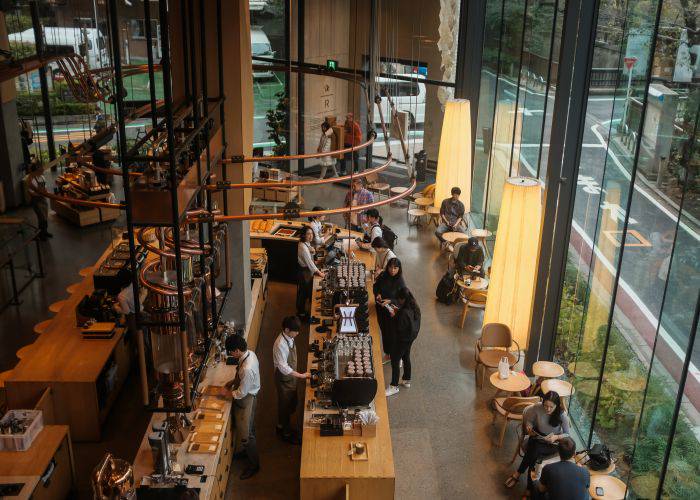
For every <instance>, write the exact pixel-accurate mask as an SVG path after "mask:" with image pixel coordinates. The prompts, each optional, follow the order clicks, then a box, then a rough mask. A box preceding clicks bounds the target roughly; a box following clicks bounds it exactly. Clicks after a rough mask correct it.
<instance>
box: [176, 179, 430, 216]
mask: <svg viewBox="0 0 700 500" xmlns="http://www.w3.org/2000/svg"><path fill="white" fill-rule="evenodd" d="M416 184H417V183H416V179H413V180H412V181H411V185H410V186H409V187H408V189H407V190H406V191H404V192H403V193H400V194H397V195H394V196H392V197H391V198H386V199H384V200H380V201H375V202H372V203H366V204H365V205H356V206H353V207H342V208H330V209H327V210H318V211H316V212H314V211H308V210H307V211H304V212H299V217H318V216H319V215H333V214H342V213H350V212H359V211H362V210H367V209H368V208H373V207H381V206H383V205H388V204H389V203H393V202H395V201H397V200H401V199H403V198H405V197H406V196H408V195H410V194H411V193H413V191H415V189H416ZM285 217H287V214H285V213H276V214H243V215H217V216H215V217H214V220H215V221H229V220H256V219H284V218H285ZM190 222H199V221H198V220H197V219H196V218H195V219H192V220H190Z"/></svg>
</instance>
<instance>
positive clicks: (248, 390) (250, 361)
mask: <svg viewBox="0 0 700 500" xmlns="http://www.w3.org/2000/svg"><path fill="white" fill-rule="evenodd" d="M238 377H239V378H240V379H241V385H239V386H238V389H236V390H234V391H233V398H234V399H243V398H244V397H246V396H247V395H248V394H253V395H256V394H257V393H258V391H259V390H260V364H259V363H258V357H257V356H256V355H255V353H254V352H253V351H250V350H248V351H246V352H244V353H243V355H242V356H241V357H240V359H239V360H238Z"/></svg>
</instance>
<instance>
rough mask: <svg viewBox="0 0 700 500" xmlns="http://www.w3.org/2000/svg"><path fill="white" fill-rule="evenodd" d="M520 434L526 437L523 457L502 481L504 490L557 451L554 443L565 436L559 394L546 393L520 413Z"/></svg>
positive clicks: (565, 418) (565, 417)
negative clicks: (521, 417)
mask: <svg viewBox="0 0 700 500" xmlns="http://www.w3.org/2000/svg"><path fill="white" fill-rule="evenodd" d="M523 431H524V432H525V433H526V434H527V435H528V440H527V442H526V444H525V454H524V455H523V459H522V461H521V462H520V466H519V467H518V470H517V471H515V472H514V473H513V474H512V475H510V476H508V479H506V483H505V484H506V487H508V488H512V487H513V486H515V485H516V484H517V483H518V479H519V478H520V475H521V474H523V473H524V472H525V471H527V469H528V468H530V467H532V466H533V465H535V463H537V461H538V460H541V459H543V458H546V457H550V456H552V455H556V454H557V453H558V452H559V451H558V450H559V449H558V447H557V442H558V441H559V440H560V439H562V438H565V437H568V436H569V416H568V414H567V413H566V410H565V409H564V408H563V406H562V402H561V398H560V397H559V394H557V393H556V392H554V391H549V392H548V393H547V394H545V395H544V397H543V398H542V402H541V403H537V404H534V405H532V406H530V407H529V408H527V409H526V410H525V412H524V413H523Z"/></svg>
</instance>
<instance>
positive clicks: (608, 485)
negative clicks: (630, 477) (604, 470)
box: [588, 475, 627, 500]
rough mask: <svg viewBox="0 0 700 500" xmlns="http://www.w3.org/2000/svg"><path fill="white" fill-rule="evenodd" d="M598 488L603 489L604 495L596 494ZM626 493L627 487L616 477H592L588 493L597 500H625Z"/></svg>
mask: <svg viewBox="0 0 700 500" xmlns="http://www.w3.org/2000/svg"><path fill="white" fill-rule="evenodd" d="M596 488H602V489H603V494H602V495H598V494H596V492H595V490H596ZM626 492H627V485H625V483H624V482H622V481H620V480H619V479H618V478H616V477H614V476H605V475H596V476H591V485H590V486H589V488H588V493H589V494H590V495H591V498H593V499H595V500H597V499H600V500H624V498H625V493H626Z"/></svg>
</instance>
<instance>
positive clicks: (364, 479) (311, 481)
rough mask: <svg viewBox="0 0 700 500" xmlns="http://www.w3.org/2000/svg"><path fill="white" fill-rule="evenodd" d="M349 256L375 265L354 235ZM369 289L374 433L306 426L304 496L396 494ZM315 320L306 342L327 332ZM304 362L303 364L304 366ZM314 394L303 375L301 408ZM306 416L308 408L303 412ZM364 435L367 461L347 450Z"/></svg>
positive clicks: (347, 246)
mask: <svg viewBox="0 0 700 500" xmlns="http://www.w3.org/2000/svg"><path fill="white" fill-rule="evenodd" d="M341 234H343V235H345V236H348V235H349V236H361V234H359V233H353V232H350V233H348V232H347V230H343V232H342V233H341ZM343 246H344V247H345V249H346V250H348V249H349V250H350V251H349V252H347V253H348V254H349V256H350V257H352V254H353V253H354V258H355V259H356V260H359V261H361V262H364V263H365V265H366V266H367V270H368V271H370V270H371V269H373V262H374V257H373V255H372V254H371V253H370V252H368V251H364V250H359V249H358V248H357V245H356V244H355V242H354V241H353V240H345V244H344V245H343ZM319 283H320V279H318V278H316V279H315V280H314V299H313V304H312V315H314V316H317V317H319V314H318V310H319V301H320V295H321V292H320V291H319V290H318V288H319ZM367 287H368V289H369V301H368V306H369V318H370V334H371V336H372V357H373V358H374V367H373V368H374V374H375V377H376V380H377V394H376V396H375V399H374V404H375V410H376V412H377V415H378V416H379V422H378V423H377V431H376V436H374V437H366V436H349V435H345V436H337V437H336V436H323V437H322V436H321V435H320V431H319V429H315V428H306V427H305V428H304V433H303V439H302V449H301V471H300V489H301V491H300V493H301V498H302V500H311V499H313V500H331V499H333V500H335V499H339V498H347V499H353V500H355V499H357V500H361V499H392V498H394V482H395V473H394V455H393V451H392V447H391V433H390V429H389V413H388V410H387V403H386V396H385V395H384V372H383V370H382V349H381V335H380V332H379V325H378V324H377V318H376V311H375V308H374V304H373V302H374V295H373V294H372V289H371V285H370V282H369V281H368V283H367ZM315 330H316V325H312V326H311V329H310V332H309V343H310V344H311V343H313V342H314V341H315V340H320V342H321V343H322V342H323V340H324V339H327V338H328V337H327V335H325V334H320V333H317V332H316V331H315ZM312 360H313V354H312V353H311V352H309V356H308V365H307V367H308V368H310V367H311V362H312ZM308 368H307V369H308ZM311 399H314V389H313V388H312V387H311V382H310V381H307V383H306V390H305V401H304V408H307V405H306V403H307V402H308V401H309V400H311ZM305 413H306V414H305V418H304V421H306V418H307V417H308V416H309V413H310V412H308V411H307V412H305ZM353 441H362V442H365V443H367V456H368V460H366V461H353V460H351V458H350V457H349V456H348V451H349V450H350V443H351V442H353Z"/></svg>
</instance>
